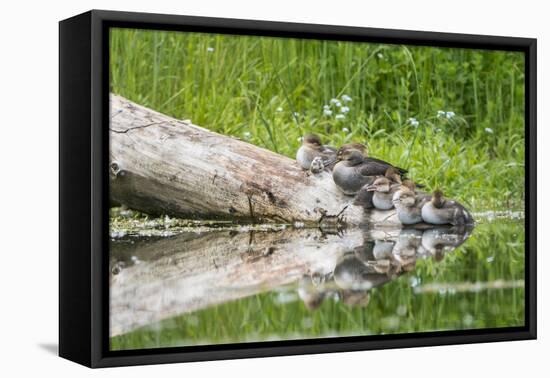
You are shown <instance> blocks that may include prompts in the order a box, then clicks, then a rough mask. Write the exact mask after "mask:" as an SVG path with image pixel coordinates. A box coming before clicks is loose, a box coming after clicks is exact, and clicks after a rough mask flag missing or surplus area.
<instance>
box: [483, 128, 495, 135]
mask: <svg viewBox="0 0 550 378" xmlns="http://www.w3.org/2000/svg"><path fill="white" fill-rule="evenodd" d="M485 132H486V133H489V134H493V133H494V131H493V129H491V128H490V127H486V128H485Z"/></svg>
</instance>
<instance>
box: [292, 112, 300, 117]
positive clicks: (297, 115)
mask: <svg viewBox="0 0 550 378" xmlns="http://www.w3.org/2000/svg"><path fill="white" fill-rule="evenodd" d="M292 114H294V117H299V116H300V113H298V112H294V113H292Z"/></svg>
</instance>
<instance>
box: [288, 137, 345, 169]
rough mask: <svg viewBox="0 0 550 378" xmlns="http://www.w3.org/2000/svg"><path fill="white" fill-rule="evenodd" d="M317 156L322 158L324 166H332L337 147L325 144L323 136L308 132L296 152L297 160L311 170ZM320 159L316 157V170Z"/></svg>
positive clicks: (304, 167)
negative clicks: (322, 139) (322, 140)
mask: <svg viewBox="0 0 550 378" xmlns="http://www.w3.org/2000/svg"><path fill="white" fill-rule="evenodd" d="M315 158H320V159H321V162H322V163H323V168H324V167H329V166H331V165H332V164H333V163H334V162H335V161H336V149H335V148H333V147H330V146H324V145H323V144H322V143H321V138H319V136H318V135H315V134H307V135H305V136H304V140H303V141H302V145H301V146H300V148H299V149H298V152H297V153H296V161H297V162H298V164H299V165H300V167H302V169H305V170H309V169H310V168H311V163H312V162H313V161H314V159H315ZM318 163H319V159H316V166H315V167H314V168H315V170H318V168H319V167H318V166H317V165H318Z"/></svg>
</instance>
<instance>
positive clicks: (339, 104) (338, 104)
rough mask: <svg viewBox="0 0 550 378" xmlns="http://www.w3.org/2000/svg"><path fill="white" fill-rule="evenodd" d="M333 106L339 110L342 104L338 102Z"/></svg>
mask: <svg viewBox="0 0 550 378" xmlns="http://www.w3.org/2000/svg"><path fill="white" fill-rule="evenodd" d="M334 106H336V107H337V108H339V107H340V106H342V103H341V102H340V101H336V102H335V103H334Z"/></svg>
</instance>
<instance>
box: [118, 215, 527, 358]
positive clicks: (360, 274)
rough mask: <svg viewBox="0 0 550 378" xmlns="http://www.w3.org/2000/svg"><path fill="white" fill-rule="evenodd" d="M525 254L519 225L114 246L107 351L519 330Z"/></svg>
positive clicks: (216, 235) (228, 236) (213, 237)
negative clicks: (384, 335)
mask: <svg viewBox="0 0 550 378" xmlns="http://www.w3.org/2000/svg"><path fill="white" fill-rule="evenodd" d="M470 232H471V234H470ZM524 253H525V252H524V223H523V219H500V220H493V221H484V222H482V223H480V224H478V225H477V226H476V228H475V229H474V230H473V231H471V230H457V229H443V230H435V231H434V230H426V231H415V230H403V231H401V232H399V231H391V232H388V231H383V230H382V231H376V232H372V231H369V232H359V233H358V232H357V231H355V232H350V233H345V234H344V235H324V234H322V233H321V232H319V231H318V230H296V231H295V230H287V231H283V232H279V233H273V232H271V233H269V232H267V233H266V232H255V233H252V232H251V233H247V232H243V233H235V232H212V233H208V234H201V235H196V234H182V235H179V236H177V237H175V238H168V239H162V240H152V241H151V240H147V241H144V240H121V241H114V242H112V246H111V270H112V272H113V274H112V277H111V333H112V337H111V348H112V349H114V350H119V349H140V348H156V347H167V346H188V345H198V344H217V343H235V342H247V341H249V342H251V341H265V340H288V339H304V338H318V337H332V336H348V335H379V334H391V333H408V332H423V331H433V330H459V329H475V328H494V327H510V326H522V325H523V324H524V315H525V308H524V299H525V298H524V288H523V280H524V259H525V255H524Z"/></svg>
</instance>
